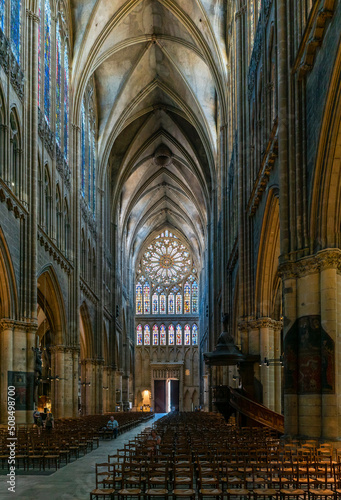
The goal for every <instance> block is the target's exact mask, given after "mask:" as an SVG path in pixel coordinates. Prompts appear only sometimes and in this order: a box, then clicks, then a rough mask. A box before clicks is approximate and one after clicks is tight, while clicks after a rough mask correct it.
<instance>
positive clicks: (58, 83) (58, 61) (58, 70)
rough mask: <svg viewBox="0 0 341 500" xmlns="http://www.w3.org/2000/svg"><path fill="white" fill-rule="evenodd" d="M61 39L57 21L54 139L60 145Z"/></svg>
mask: <svg viewBox="0 0 341 500" xmlns="http://www.w3.org/2000/svg"><path fill="white" fill-rule="evenodd" d="M60 49H61V41H60V31H59V22H58V23H57V42H56V140H57V144H58V146H59V147H60V145H61V135H62V120H61V104H62V103H61V84H62V82H61V79H62V78H61V73H62V67H61V66H62V65H61V53H60Z"/></svg>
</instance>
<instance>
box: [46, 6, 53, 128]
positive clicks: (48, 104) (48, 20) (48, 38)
mask: <svg viewBox="0 0 341 500" xmlns="http://www.w3.org/2000/svg"><path fill="white" fill-rule="evenodd" d="M50 76H51V8H50V2H49V0H46V1H45V34H44V113H45V119H46V121H47V123H48V124H50V112H51V96H50Z"/></svg>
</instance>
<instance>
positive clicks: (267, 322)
mask: <svg viewBox="0 0 341 500" xmlns="http://www.w3.org/2000/svg"><path fill="white" fill-rule="evenodd" d="M260 328H270V329H271V330H274V331H276V330H277V331H279V330H281V329H282V328H283V321H278V320H275V319H272V318H269V317H263V318H255V319H251V320H248V321H241V322H239V323H238V330H239V331H241V332H248V331H250V330H259V329H260Z"/></svg>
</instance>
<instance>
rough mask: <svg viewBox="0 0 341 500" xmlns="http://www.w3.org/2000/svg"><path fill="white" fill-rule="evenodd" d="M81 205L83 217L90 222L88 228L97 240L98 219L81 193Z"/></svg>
mask: <svg viewBox="0 0 341 500" xmlns="http://www.w3.org/2000/svg"><path fill="white" fill-rule="evenodd" d="M80 207H81V214H82V218H83V220H84V221H85V222H86V223H87V224H88V228H89V230H90V232H91V234H92V236H93V238H94V240H95V241H97V225H96V219H95V217H94V214H93V213H92V212H91V210H90V208H89V206H88V204H87V202H86V201H85V199H84V198H83V196H82V195H80Z"/></svg>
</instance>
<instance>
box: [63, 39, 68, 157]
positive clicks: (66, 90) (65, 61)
mask: <svg viewBox="0 0 341 500" xmlns="http://www.w3.org/2000/svg"><path fill="white" fill-rule="evenodd" d="M68 132H69V54H68V50H67V43H66V42H65V47H64V158H65V161H67V156H68Z"/></svg>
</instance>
